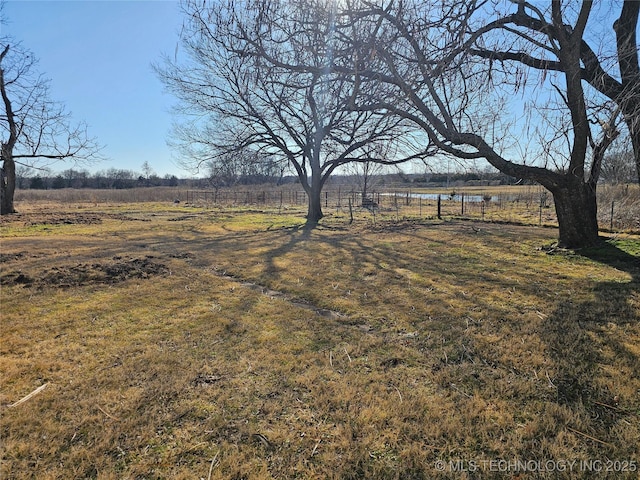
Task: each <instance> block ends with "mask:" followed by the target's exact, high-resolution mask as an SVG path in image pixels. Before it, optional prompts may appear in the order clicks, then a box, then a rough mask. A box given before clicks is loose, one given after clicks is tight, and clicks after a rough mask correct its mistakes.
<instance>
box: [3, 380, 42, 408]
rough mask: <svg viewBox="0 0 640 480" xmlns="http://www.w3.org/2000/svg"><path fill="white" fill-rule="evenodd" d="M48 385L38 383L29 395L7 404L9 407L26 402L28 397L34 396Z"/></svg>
mask: <svg viewBox="0 0 640 480" xmlns="http://www.w3.org/2000/svg"><path fill="white" fill-rule="evenodd" d="M47 385H49V384H48V383H45V384H44V385H40V386H39V387H38V388H36V389H35V390H34V391H33V392H31V393H30V394H29V395H27V396H26V397H23V398H21V399H20V400H18V401H17V402H16V403H12V404H11V405H9V408H12V407H17V406H18V405H20V404H21V403H24V402H26V401H27V400H29V399H30V398H33V397H35V396H36V395H37V394H39V393H40V392H41V391H43V390H44V389H45V388H46V386H47Z"/></svg>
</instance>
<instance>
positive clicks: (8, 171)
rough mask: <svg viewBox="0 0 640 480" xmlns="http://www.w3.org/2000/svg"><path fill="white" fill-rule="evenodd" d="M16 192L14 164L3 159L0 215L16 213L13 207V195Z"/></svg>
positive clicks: (0, 176) (0, 177)
mask: <svg viewBox="0 0 640 480" xmlns="http://www.w3.org/2000/svg"><path fill="white" fill-rule="evenodd" d="M15 190H16V164H15V162H14V161H13V160H10V159H4V162H3V164H2V174H1V175H0V215H7V214H9V213H16V211H15V209H14V207H13V194H14V192H15Z"/></svg>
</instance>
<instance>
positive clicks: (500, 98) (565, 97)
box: [352, 0, 638, 247]
mask: <svg viewBox="0 0 640 480" xmlns="http://www.w3.org/2000/svg"><path fill="white" fill-rule="evenodd" d="M630 3H635V2H625V3H624V6H623V9H622V16H625V18H624V19H620V20H618V21H617V22H616V24H615V26H614V29H615V31H616V33H617V39H618V41H617V44H618V49H617V52H618V56H617V57H615V58H609V59H608V60H607V65H608V66H610V67H611V68H613V66H614V64H615V65H618V66H620V67H621V70H624V69H625V68H626V67H625V65H626V64H629V67H628V68H629V69H630V70H634V68H636V69H637V50H634V51H633V52H631V49H630V48H629V42H634V44H635V28H636V25H637V11H636V10H637V8H636V7H634V6H633V5H629V4H630ZM636 5H638V4H636ZM574 7H577V8H574ZM592 7H593V2H591V1H588V0H585V1H583V2H582V3H581V4H580V5H576V3H575V2H562V1H560V0H554V1H553V2H552V3H551V5H550V7H549V8H547V9H546V10H543V9H541V8H538V7H536V6H533V5H531V4H529V3H527V2H526V1H524V0H519V1H517V2H514V6H513V9H514V10H515V12H514V13H511V14H508V13H505V12H503V11H501V9H504V8H505V7H504V4H498V3H495V5H494V4H493V3H490V2H479V1H476V0H467V1H464V2H451V3H447V2H398V3H394V2H390V3H389V4H388V5H387V6H386V7H380V6H372V5H365V6H364V7H360V8H354V9H353V10H352V18H354V21H357V22H360V23H364V24H368V25H371V24H375V25H382V26H383V27H381V28H379V29H378V30H376V34H377V33H378V32H380V31H384V32H385V37H384V39H383V40H381V39H380V38H379V36H378V35H376V36H369V37H366V36H362V35H361V36H359V37H358V38H356V39H355V40H354V49H355V50H356V51H358V52H360V53H359V54H358V55H359V58H367V59H368V62H367V64H366V65H365V66H358V67H355V68H354V67H352V70H356V71H357V72H358V74H359V75H360V76H361V77H363V78H368V79H379V80H380V81H383V82H385V83H387V84H389V85H393V86H394V87H395V88H396V97H395V98H394V100H393V101H389V100H382V101H377V102H371V101H370V99H369V98H364V99H362V100H359V103H358V108H360V109H369V110H370V109H385V110H388V111H393V112H394V113H396V114H398V115H400V116H401V117H403V118H405V119H410V120H412V121H413V122H415V123H416V124H418V125H420V126H421V127H422V129H423V130H424V132H425V133H426V134H427V136H428V137H429V139H430V140H431V142H433V143H434V144H435V145H437V146H438V147H439V148H440V149H441V150H442V151H444V152H447V153H449V154H452V155H455V156H456V157H458V158H460V159H464V160H473V159H476V158H484V159H486V160H487V161H488V162H489V163H490V164H491V165H493V166H494V167H496V168H497V169H499V170H500V171H501V172H503V173H505V174H507V175H510V176H513V177H517V178H527V179H531V180H535V181H536V182H538V183H540V184H542V185H543V186H544V187H546V188H547V189H548V190H549V191H551V193H552V194H553V197H554V201H555V207H556V213H557V216H558V222H559V226H560V231H559V243H560V244H561V245H562V246H566V247H584V246H588V245H593V244H595V243H596V242H598V224H597V217H596V208H597V207H596V184H597V181H598V176H599V173H600V167H601V161H602V159H603V158H604V154H605V152H606V149H607V148H608V146H609V145H610V144H611V143H612V142H613V141H614V139H615V138H616V137H617V136H618V134H619V131H618V129H617V123H616V120H617V119H618V117H619V112H620V111H622V113H623V117H624V120H625V122H626V124H627V125H630V127H629V129H630V130H632V129H633V128H635V125H637V122H638V109H637V101H638V96H637V86H636V82H637V73H636V74H635V75H636V76H635V77H633V75H631V74H629V75H628V78H627V76H625V75H626V74H623V77H625V78H626V80H624V81H623V82H622V83H624V82H625V81H626V82H627V86H625V85H622V83H621V84H620V85H621V88H622V90H623V93H624V95H623V96H622V97H616V96H614V95H612V94H610V93H611V92H605V88H604V87H602V82H605V83H606V82H611V79H612V78H613V77H610V76H605V75H604V72H603V69H604V65H605V63H604V62H600V63H598V64H597V65H596V64H595V63H594V62H595V60H594V59H593V56H595V53H594V52H595V51H594V50H593V49H588V48H587V47H586V46H585V45H586V40H585V39H586V38H590V39H592V38H598V39H600V41H602V42H605V40H604V39H603V38H602V31H601V30H598V28H594V31H589V32H587V24H588V20H589V19H590V15H591V13H592ZM492 8H495V10H494V9H492ZM507 8H508V7H507ZM629 15H630V16H631V20H632V22H631V23H632V25H631V26H632V27H633V28H631V29H630V24H629V18H628V16H629ZM634 18H635V20H633V19H634ZM633 21H635V23H633ZM596 27H597V26H596ZM360 30H361V31H367V29H366V28H362V29H360ZM389 31H395V34H394V35H393V36H390V35H389ZM604 50H605V51H608V50H611V49H606V48H604ZM614 51H615V49H614ZM632 53H633V54H632ZM614 59H615V60H616V62H614V61H613V60H614ZM634 59H635V60H634ZM589 62H591V63H589ZM609 64H610V65H609ZM589 68H593V69H596V70H598V69H599V71H598V74H597V75H596V74H595V73H591V74H590V73H589V72H590V70H589ZM636 72H637V70H636ZM596 77H597V78H596ZM632 77H633V78H632ZM598 82H600V83H598ZM619 83H620V82H619ZM621 95H622V93H621ZM612 97H613V98H612ZM533 141H537V144H536V145H533V146H531V147H528V148H527V149H526V150H525V151H527V152H528V156H526V157H522V158H513V157H517V149H516V148H514V146H517V145H522V144H523V143H527V144H529V143H530V142H533ZM521 150H522V149H521ZM532 153H533V154H534V155H535V157H534V158H531V156H530V155H531V154H532ZM510 157H512V158H510Z"/></svg>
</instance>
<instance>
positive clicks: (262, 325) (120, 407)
mask: <svg viewBox="0 0 640 480" xmlns="http://www.w3.org/2000/svg"><path fill="white" fill-rule="evenodd" d="M21 207H22V208H21V209H22V210H23V212H24V213H22V214H20V215H15V216H11V217H9V218H3V219H1V220H0V222H1V223H0V227H1V229H2V230H1V231H2V237H1V239H0V242H1V244H0V252H1V253H0V260H1V263H0V268H1V269H0V280H1V284H2V287H1V288H2V290H1V294H2V300H1V301H2V304H1V324H0V332H1V337H0V338H1V341H0V416H1V430H0V434H1V444H0V448H1V449H2V463H1V464H0V478H3V479H22V478H38V479H73V478H77V479H81V478H98V479H125V478H129V479H155V478H171V479H201V478H202V479H214V478H217V479H244V478H247V479H249V478H250V479H263V478H282V479H287V478H300V479H309V478H331V479H359V478H375V479H423V478H424V479H432V478H483V479H484V478H566V479H569V478H611V479H614V478H615V479H617V478H629V479H631V478H638V470H639V469H640V465H638V463H640V455H639V453H640V447H639V443H640V442H639V440H640V322H639V320H640V237H638V236H633V235H618V236H615V237H611V238H610V239H609V241H608V242H607V243H606V244H604V245H603V246H602V247H600V248H598V249H593V250H589V251H584V252H569V251H560V250H555V249H553V248H552V247H550V246H551V245H552V244H553V241H554V238H555V236H556V235H557V231H556V230H555V229H551V228H535V227H523V226H511V225H498V224H489V223H482V222H469V221H457V220H456V221H451V220H450V221H437V220H429V221H427V220H423V221H419V220H415V221H402V220H400V221H394V220H384V219H379V220H378V221H377V222H376V224H375V225H374V224H373V223H372V222H371V219H370V218H369V216H365V215H364V214H361V215H362V216H361V217H356V219H355V222H354V223H353V224H348V223H347V219H346V218H345V217H344V216H340V217H336V216H332V215H329V216H328V217H327V218H325V219H323V221H322V222H321V224H320V225H319V226H318V227H317V228H315V229H313V230H310V229H306V228H304V227H303V226H302V223H303V218H302V217H301V211H299V210H295V209H293V210H289V211H286V212H284V213H278V210H277V209H273V210H256V209H253V210H252V209H249V208H246V209H240V208H228V209H224V208H217V209H216V208H214V209H208V210H206V209H200V208H193V207H187V206H183V205H180V204H178V205H171V204H168V203H165V204H160V203H155V204H153V203H147V204H135V203H132V204H120V205H118V204H109V205H100V206H98V205H91V204H86V205H77V206H60V205H56V204H38V205H31V206H29V205H23V206H21ZM42 386H44V388H43V389H41V390H38V391H37V393H36V394H34V395H33V396H32V397H30V398H28V399H26V400H25V401H23V402H20V400H21V399H23V398H24V397H25V396H26V395H27V394H29V393H31V392H33V391H34V390H36V389H37V388H38V387H42Z"/></svg>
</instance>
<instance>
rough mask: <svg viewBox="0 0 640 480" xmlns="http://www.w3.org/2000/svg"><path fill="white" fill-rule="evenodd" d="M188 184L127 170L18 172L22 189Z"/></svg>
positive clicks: (117, 187)
mask: <svg viewBox="0 0 640 480" xmlns="http://www.w3.org/2000/svg"><path fill="white" fill-rule="evenodd" d="M183 182H184V180H180V179H179V178H178V177H176V176H175V175H169V174H167V175H165V176H163V177H160V176H158V175H150V176H148V177H146V176H144V175H142V174H140V173H138V172H135V171H132V170H125V169H117V168H110V169H107V170H101V171H99V172H95V173H90V172H89V171H87V170H75V169H67V170H64V171H62V172H50V171H46V170H44V171H43V170H33V169H28V168H23V169H20V168H19V169H18V171H17V174H16V186H17V187H18V188H19V189H23V190H26V189H34V190H49V189H62V188H98V189H123V188H136V187H160V186H163V187H177V186H178V185H180V184H181V183H183Z"/></svg>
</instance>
